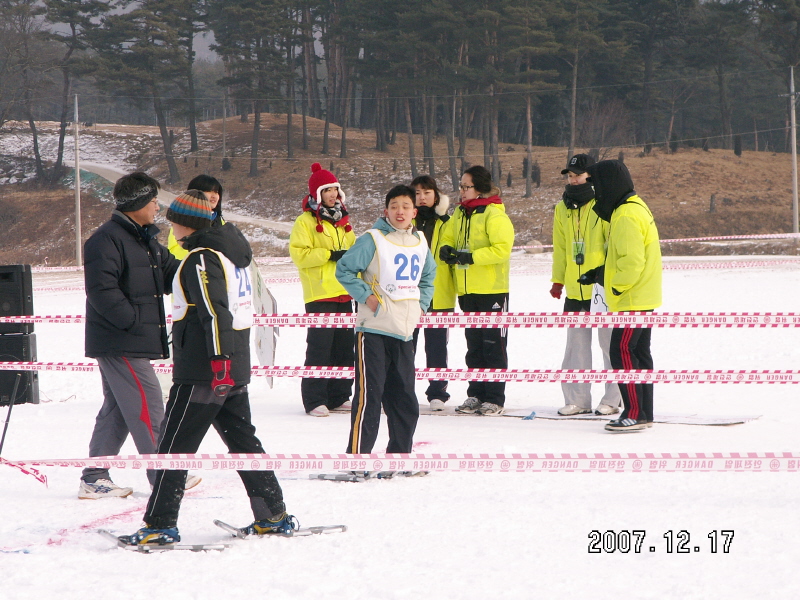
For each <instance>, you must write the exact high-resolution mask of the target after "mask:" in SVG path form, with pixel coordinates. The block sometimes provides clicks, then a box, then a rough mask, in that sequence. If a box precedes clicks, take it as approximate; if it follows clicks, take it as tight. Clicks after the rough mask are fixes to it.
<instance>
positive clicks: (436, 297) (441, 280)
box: [414, 194, 456, 310]
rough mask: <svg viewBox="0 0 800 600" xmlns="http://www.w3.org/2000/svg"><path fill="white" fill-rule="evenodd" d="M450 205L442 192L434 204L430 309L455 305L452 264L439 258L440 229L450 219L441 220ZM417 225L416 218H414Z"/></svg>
mask: <svg viewBox="0 0 800 600" xmlns="http://www.w3.org/2000/svg"><path fill="white" fill-rule="evenodd" d="M448 206H450V198H448V197H447V196H446V195H444V194H442V195H441V196H440V198H439V204H437V205H436V208H435V211H436V215H437V219H436V223H435V224H434V226H433V235H432V236H431V243H430V248H431V254H432V255H433V259H434V260H435V261H436V279H434V281H433V301H432V302H431V310H450V309H453V308H455V306H456V282H455V279H453V265H448V264H447V263H446V262H444V261H443V260H442V259H440V258H439V249H440V248H441V247H442V229H443V228H445V227H447V226H448V223H449V222H450V220H451V219H445V220H442V218H443V217H444V216H445V215H446V214H447V207H448ZM414 225H415V226H416V225H417V219H415V220H414Z"/></svg>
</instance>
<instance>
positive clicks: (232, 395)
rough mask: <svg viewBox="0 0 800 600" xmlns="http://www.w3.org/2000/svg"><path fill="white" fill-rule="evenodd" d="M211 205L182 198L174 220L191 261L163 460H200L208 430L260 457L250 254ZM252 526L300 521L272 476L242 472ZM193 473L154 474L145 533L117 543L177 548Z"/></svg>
mask: <svg viewBox="0 0 800 600" xmlns="http://www.w3.org/2000/svg"><path fill="white" fill-rule="evenodd" d="M211 216H212V213H211V206H210V204H209V202H208V200H207V199H206V197H205V195H204V194H203V193H202V192H198V191H196V190H189V191H188V192H184V193H183V194H181V195H180V196H177V197H176V198H175V200H174V201H173V202H172V204H171V205H170V207H169V210H168V211H167V220H169V221H171V222H172V225H173V231H174V232H175V238H176V239H177V240H178V242H179V243H181V244H182V245H183V248H184V249H185V250H187V251H188V252H189V253H188V254H187V256H186V257H185V258H184V259H183V261H182V262H181V264H180V267H178V272H177V273H176V274H175V281H174V282H173V286H172V290H173V294H174V296H173V308H172V318H173V322H174V325H173V328H172V343H173V347H174V350H175V364H174V367H173V371H172V381H173V384H172V388H171V389H170V392H169V402H168V403H167V409H166V413H167V414H166V417H165V418H164V422H163V425H162V436H161V441H160V442H159V445H158V453H159V454H194V453H195V452H197V450H198V448H199V447H200V442H202V441H203V437H205V434H206V432H207V431H208V429H209V427H210V426H212V425H213V426H214V429H216V430H217V433H219V435H220V437H221V438H222V441H223V442H225V445H226V446H227V447H228V451H229V452H232V453H241V454H263V453H264V448H263V446H262V445H261V442H260V441H259V439H258V438H257V437H256V428H255V427H254V426H253V424H252V422H251V419H250V399H249V396H248V392H247V384H248V383H250V364H251V363H250V326H251V325H252V323H253V295H252V286H251V284H250V279H249V270H248V267H249V266H250V261H251V260H252V251H251V250H250V244H249V243H248V242H247V240H246V239H245V237H244V236H243V235H242V233H241V232H240V231H239V230H238V229H237V228H236V227H234V225H232V224H231V223H226V224H224V225H221V226H219V227H211ZM239 477H240V478H241V479H242V483H243V484H244V486H245V489H246V490H247V496H248V497H249V499H250V506H251V508H252V510H253V516H254V517H255V521H254V522H253V523H252V524H251V525H249V526H248V527H245V528H243V530H244V531H245V532H246V533H247V534H249V535H263V534H271V533H289V532H291V531H292V530H293V529H295V528H296V525H297V522H296V519H295V518H294V517H293V516H291V515H287V514H286V506H285V505H284V503H283V492H282V491H281V486H280V484H279V483H278V480H277V478H276V477H275V473H274V472H273V471H239ZM185 480H186V471H177V470H176V471H173V470H169V471H156V479H155V484H154V485H153V492H152V493H151V494H150V500H149V501H148V503H147V510H146V511H145V515H144V521H145V526H144V527H143V528H141V529H139V531H137V532H136V533H134V534H133V535H130V536H122V537H121V538H120V539H121V540H122V541H125V542H127V543H129V544H131V545H150V544H152V545H165V544H174V543H176V542H179V541H180V539H181V538H180V535H179V534H178V527H177V524H178V511H179V510H180V505H181V500H182V499H183V489H184V482H185Z"/></svg>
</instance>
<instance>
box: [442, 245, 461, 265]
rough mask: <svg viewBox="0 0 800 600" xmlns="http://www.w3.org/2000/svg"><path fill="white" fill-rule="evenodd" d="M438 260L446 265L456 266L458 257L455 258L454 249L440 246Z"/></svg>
mask: <svg viewBox="0 0 800 600" xmlns="http://www.w3.org/2000/svg"><path fill="white" fill-rule="evenodd" d="M439 259H440V260H443V261H444V262H446V263H447V264H448V265H454V264H456V261H457V259H458V257H457V256H456V251H455V248H453V247H452V246H442V247H441V248H439Z"/></svg>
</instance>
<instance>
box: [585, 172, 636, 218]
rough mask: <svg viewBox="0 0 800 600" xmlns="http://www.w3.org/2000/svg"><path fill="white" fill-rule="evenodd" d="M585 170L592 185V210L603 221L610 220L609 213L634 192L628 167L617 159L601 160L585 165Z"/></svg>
mask: <svg viewBox="0 0 800 600" xmlns="http://www.w3.org/2000/svg"><path fill="white" fill-rule="evenodd" d="M586 172H587V173H589V182H590V183H591V184H592V186H594V198H595V203H594V207H593V209H594V212H596V213H597V216H599V217H600V218H601V219H603V220H604V221H611V213H613V212H614V210H615V209H616V208H617V207H618V206H619V205H620V204H622V203H623V202H625V200H627V199H628V198H630V197H631V196H633V195H634V194H635V192H634V191H633V179H631V174H630V173H629V172H628V167H626V166H625V163H622V162H620V161H618V160H601V161H600V162H598V163H595V164H593V165H590V166H588V167H586Z"/></svg>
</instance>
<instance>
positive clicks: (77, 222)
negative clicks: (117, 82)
mask: <svg viewBox="0 0 800 600" xmlns="http://www.w3.org/2000/svg"><path fill="white" fill-rule="evenodd" d="M74 125H75V266H76V267H80V266H81V265H82V264H83V256H82V254H83V253H82V249H81V156H80V142H79V141H78V130H79V128H80V125H79V124H78V94H75V122H74Z"/></svg>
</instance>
